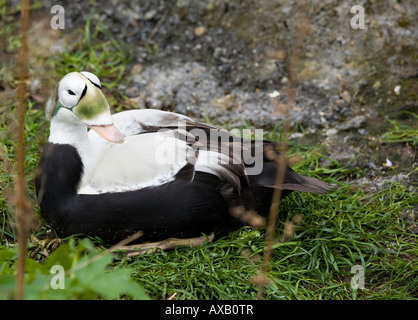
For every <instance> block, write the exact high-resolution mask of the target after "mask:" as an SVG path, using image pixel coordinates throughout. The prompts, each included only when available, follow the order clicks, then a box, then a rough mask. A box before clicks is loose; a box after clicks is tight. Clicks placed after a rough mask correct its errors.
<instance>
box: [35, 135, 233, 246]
mask: <svg viewBox="0 0 418 320" xmlns="http://www.w3.org/2000/svg"><path fill="white" fill-rule="evenodd" d="M82 173H83V164H82V161H81V158H80V156H79V154H78V152H77V150H76V149H75V148H74V147H72V146H70V145H65V144H62V145H60V144H53V143H47V144H46V146H45V148H44V151H43V154H42V158H41V163H40V167H39V172H38V175H37V179H36V189H37V196H38V202H39V204H40V207H41V212H42V216H43V218H44V219H45V220H46V221H47V222H48V223H49V224H50V226H51V227H52V228H53V229H54V230H56V232H57V233H58V235H59V236H61V237H65V236H69V235H72V234H84V235H89V236H93V237H95V236H97V237H100V238H101V239H102V240H104V241H105V242H107V243H116V242H118V241H120V240H123V239H125V238H126V237H128V236H130V235H132V234H134V233H135V232H136V231H139V230H142V231H143V236H142V237H141V238H140V241H141V242H142V241H157V240H163V239H166V238H170V237H177V238H188V237H196V236H200V235H202V233H204V234H209V233H211V232H212V231H213V230H214V229H215V228H216V227H221V226H222V225H224V224H225V223H226V222H227V220H228V205H227V203H226V202H225V200H224V198H223V197H222V195H221V194H220V193H219V192H218V191H217V190H216V189H215V188H213V187H212V186H211V185H207V184H203V183H200V182H195V181H186V180H183V179H177V180H174V181H172V182H168V183H165V184H163V185H161V186H153V187H147V188H143V189H140V190H137V191H127V192H116V193H103V194H94V195H89V194H84V195H83V194H81V195H79V194H77V186H78V183H79V182H80V179H81V175H82Z"/></svg>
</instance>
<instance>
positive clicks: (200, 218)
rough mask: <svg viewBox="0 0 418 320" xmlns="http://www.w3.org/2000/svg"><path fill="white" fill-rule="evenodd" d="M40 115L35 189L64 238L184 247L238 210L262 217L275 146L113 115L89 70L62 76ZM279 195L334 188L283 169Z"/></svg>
mask: <svg viewBox="0 0 418 320" xmlns="http://www.w3.org/2000/svg"><path fill="white" fill-rule="evenodd" d="M46 116H47V119H48V120H50V122H51V123H50V135H49V139H48V142H47V143H46V145H45V147H44V150H43V153H42V157H41V161H40V165H39V169H38V174H37V178H36V189H37V197H38V202H39V204H40V208H41V215H42V216H43V218H44V219H45V220H46V221H47V222H48V223H49V225H50V226H51V227H52V228H53V229H54V230H55V231H56V232H57V233H58V235H59V236H61V237H66V236H69V235H73V234H85V235H89V236H93V237H95V236H97V237H100V238H101V239H103V240H104V241H105V242H107V243H109V244H112V243H113V244H114V243H117V242H119V241H121V240H122V239H125V238H126V237H128V236H130V235H132V234H134V233H135V232H137V231H140V230H142V232H143V235H142V237H140V238H139V241H140V242H144V241H159V240H164V239H167V238H179V239H180V240H179V243H182V242H181V239H188V238H193V237H199V236H202V234H207V235H208V234H211V233H212V232H213V230H215V229H217V228H222V227H224V226H228V224H229V222H230V220H231V215H230V210H231V208H232V207H234V206H238V205H244V207H245V208H247V209H254V210H256V211H257V212H259V213H260V214H266V213H267V212H268V208H269V206H270V200H271V196H272V192H273V188H274V187H275V179H276V172H277V168H276V166H277V163H276V162H275V161H273V160H269V158H268V157H267V156H266V155H265V153H264V151H265V150H266V149H267V148H271V147H274V146H275V144H274V143H273V142H270V141H265V140H264V141H263V140H260V141H251V140H245V139H243V138H238V137H236V136H234V135H232V134H230V133H228V132H227V131H226V130H225V129H222V128H220V127H217V126H214V125H209V124H204V123H199V122H195V121H193V120H192V119H190V118H189V117H186V116H184V115H180V114H176V113H171V112H165V111H161V110H152V109H145V110H131V111H124V112H120V113H117V114H114V115H111V114H110V108H109V104H108V102H107V100H106V98H105V96H104V95H103V93H102V90H101V84H100V81H99V79H98V78H97V77H96V76H95V75H94V74H92V73H90V72H72V73H69V74H67V75H66V76H64V77H63V78H62V79H61V81H60V82H59V83H58V85H57V87H56V89H55V90H54V92H53V94H52V96H51V98H50V99H49V100H48V102H47V105H46ZM89 129H91V130H89ZM213 133H214V136H215V138H213V137H212V136H211V135H212V134H213ZM250 158H251V159H250ZM255 161H261V166H259V168H260V169H259V171H258V172H255V173H254V168H255ZM258 164H260V162H259V163H258ZM251 170H252V171H253V172H252V174H248V173H249V172H250V171H251ZM282 189H283V190H284V192H285V194H286V193H289V192H291V191H294V190H296V191H308V192H315V193H326V192H328V191H329V189H330V185H328V184H327V183H325V182H323V181H321V180H318V179H315V178H311V177H305V176H301V175H298V174H297V173H296V172H295V171H293V170H292V169H291V168H290V167H287V169H286V174H285V180H284V183H283V187H282Z"/></svg>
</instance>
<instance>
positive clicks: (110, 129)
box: [89, 124, 125, 143]
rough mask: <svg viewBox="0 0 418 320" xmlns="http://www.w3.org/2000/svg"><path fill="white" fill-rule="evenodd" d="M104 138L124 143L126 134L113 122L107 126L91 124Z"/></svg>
mask: <svg viewBox="0 0 418 320" xmlns="http://www.w3.org/2000/svg"><path fill="white" fill-rule="evenodd" d="M89 127H90V128H91V129H93V130H94V131H96V133H97V134H98V135H99V136H101V137H102V138H103V139H106V140H107V141H110V142H114V143H123V141H124V140H125V136H124V135H123V134H122V132H120V131H119V129H118V128H116V127H115V126H114V125H113V124H109V125H105V126H89Z"/></svg>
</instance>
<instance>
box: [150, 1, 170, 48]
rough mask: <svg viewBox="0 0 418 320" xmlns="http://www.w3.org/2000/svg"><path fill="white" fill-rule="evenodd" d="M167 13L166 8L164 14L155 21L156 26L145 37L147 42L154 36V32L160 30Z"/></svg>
mask: <svg viewBox="0 0 418 320" xmlns="http://www.w3.org/2000/svg"><path fill="white" fill-rule="evenodd" d="M167 14H168V9H167V10H165V11H164V14H163V15H162V17H161V19H160V20H159V21H158V22H157V24H156V26H155V27H154V29H153V30H152V31H151V33H150V34H149V36H148V38H147V42H151V41H152V38H154V36H155V34H156V33H157V32H158V30H160V28H161V25H162V24H163V22H164V20H165V18H166V17H167Z"/></svg>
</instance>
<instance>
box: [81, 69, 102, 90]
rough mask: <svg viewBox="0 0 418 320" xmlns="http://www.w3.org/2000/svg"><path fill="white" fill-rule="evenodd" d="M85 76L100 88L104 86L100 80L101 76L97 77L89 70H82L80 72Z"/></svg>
mask: <svg viewBox="0 0 418 320" xmlns="http://www.w3.org/2000/svg"><path fill="white" fill-rule="evenodd" d="M80 73H81V74H82V75H83V76H85V77H86V78H87V79H89V80H90V81H91V83H93V84H94V85H95V86H96V87H98V88H100V89H101V88H102V85H101V84H100V80H99V78H97V76H96V75H94V74H93V73H91V72H88V71H81V72H80Z"/></svg>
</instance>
